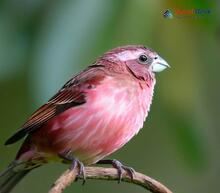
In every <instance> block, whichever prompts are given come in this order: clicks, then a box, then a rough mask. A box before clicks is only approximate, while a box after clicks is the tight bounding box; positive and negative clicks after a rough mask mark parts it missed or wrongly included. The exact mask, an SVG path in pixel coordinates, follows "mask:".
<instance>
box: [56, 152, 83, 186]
mask: <svg viewBox="0 0 220 193" xmlns="http://www.w3.org/2000/svg"><path fill="white" fill-rule="evenodd" d="M58 155H59V157H60V158H62V159H63V161H64V162H66V161H67V162H71V165H70V169H71V170H74V169H75V168H76V167H79V173H78V176H80V175H81V176H82V178H83V185H84V184H85V182H86V174H85V167H84V164H83V163H82V162H81V161H79V160H78V159H77V158H75V157H74V156H73V155H72V153H71V151H65V152H63V153H59V154H58ZM76 180H77V178H76Z"/></svg>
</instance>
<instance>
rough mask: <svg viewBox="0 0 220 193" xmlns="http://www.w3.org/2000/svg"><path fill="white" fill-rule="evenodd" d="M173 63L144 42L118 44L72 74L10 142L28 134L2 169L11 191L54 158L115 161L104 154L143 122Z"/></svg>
mask: <svg viewBox="0 0 220 193" xmlns="http://www.w3.org/2000/svg"><path fill="white" fill-rule="evenodd" d="M168 66H169V65H168V64H167V62H166V61H165V60H163V59H162V58H161V57H160V56H159V55H158V54H157V53H156V52H154V51H152V50H151V49H149V48H146V47H144V46H125V47H119V48H115V49H113V50H111V51H108V52H106V53H105V54H104V55H103V56H101V57H99V58H98V59H97V60H96V62H94V63H93V64H92V65H90V66H89V67H88V68H86V69H85V70H84V71H82V72H81V73H79V74H78V75H76V76H74V77H73V78H71V79H70V80H69V81H68V82H67V83H66V84H65V85H64V86H63V87H62V88H61V89H60V90H59V91H58V93H57V94H56V95H55V96H53V97H52V98H51V99H50V100H49V101H48V102H47V103H46V104H44V105H43V106H42V107H40V108H39V109H38V110H37V111H36V112H34V113H33V115H32V116H31V117H30V118H29V119H28V120H27V122H26V123H25V124H24V125H23V126H22V127H21V128H20V129H19V130H18V131H17V132H16V133H15V134H14V135H13V136H12V137H10V138H9V139H8V140H7V141H6V143H5V144H6V145H8V144H12V143H15V142H17V141H18V140H20V139H22V138H24V137H26V138H25V140H24V143H23V144H22V146H21V148H20V150H19V151H18V153H17V156H16V158H15V160H14V161H13V162H12V163H11V164H10V165H9V166H8V168H7V169H6V170H5V171H4V172H2V173H1V174H0V192H1V193H6V192H10V190H11V189H12V188H13V187H14V186H15V185H16V184H17V183H18V182H19V181H20V179H21V178H22V177H24V176H25V175H26V174H27V173H28V172H29V171H30V170H32V169H33V168H36V167H39V166H41V165H43V164H45V163H48V162H52V161H60V162H67V163H72V164H71V165H72V168H74V167H76V166H78V167H79V168H80V172H79V175H80V174H81V175H83V177H85V175H84V165H90V164H94V163H112V165H113V166H114V167H115V168H117V169H118V172H119V179H120V178H121V170H122V169H125V170H127V172H130V174H131V177H132V171H133V170H132V169H131V168H129V167H126V166H123V165H122V164H121V163H120V162H119V161H117V160H102V158H104V157H106V156H107V155H109V154H111V153H112V152H114V151H116V150H118V149H119V148H121V147H122V146H123V145H124V144H126V143H127V142H128V141H129V140H130V139H131V138H132V137H133V136H134V135H135V134H137V133H138V131H139V130H140V129H141V128H142V127H143V122H144V120H145V119H146V117H147V115H148V111H149V109H150V105H151V101H152V97H153V90H154V85H155V74H154V73H155V72H159V71H162V70H164V69H165V68H166V67H168Z"/></svg>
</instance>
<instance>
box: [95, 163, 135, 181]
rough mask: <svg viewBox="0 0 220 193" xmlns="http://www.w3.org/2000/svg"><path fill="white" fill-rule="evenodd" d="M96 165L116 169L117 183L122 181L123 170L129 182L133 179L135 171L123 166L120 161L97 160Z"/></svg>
mask: <svg viewBox="0 0 220 193" xmlns="http://www.w3.org/2000/svg"><path fill="white" fill-rule="evenodd" d="M96 164H111V165H112V166H113V167H114V168H116V169H117V171H118V178H119V179H118V183H120V182H121V179H122V171H123V170H125V171H126V172H127V173H128V175H129V176H130V178H131V180H133V178H134V172H135V170H134V169H133V168H131V167H128V166H125V165H123V164H122V163H121V162H120V161H118V160H116V159H113V160H111V159H104V160H99V161H98V162H97V163H96Z"/></svg>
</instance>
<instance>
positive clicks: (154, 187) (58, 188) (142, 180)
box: [49, 167, 172, 193]
mask: <svg viewBox="0 0 220 193" xmlns="http://www.w3.org/2000/svg"><path fill="white" fill-rule="evenodd" d="M85 172H86V179H87V180H88V179H96V180H118V174H117V170H116V169H114V168H102V167H86V168H85ZM77 174H78V168H77V167H76V169H74V170H66V171H65V172H64V173H63V174H62V175H61V176H60V177H59V178H58V179H57V180H56V182H55V183H54V184H53V185H52V187H51V189H50V191H49V193H61V192H63V190H64V189H65V188H66V187H67V186H69V185H70V184H71V183H72V182H73V181H75V179H76V176H77ZM122 181H124V182H128V183H133V184H136V185H139V186H142V187H143V188H145V189H147V190H149V191H151V192H152V193H172V191H170V190H169V189H168V188H167V187H166V186H164V185H163V184H161V183H160V182H158V181H156V180H154V179H152V178H150V177H148V176H145V175H144V174H141V173H138V172H135V173H134V179H133V180H131V179H130V177H129V176H128V175H127V173H126V172H123V177H122Z"/></svg>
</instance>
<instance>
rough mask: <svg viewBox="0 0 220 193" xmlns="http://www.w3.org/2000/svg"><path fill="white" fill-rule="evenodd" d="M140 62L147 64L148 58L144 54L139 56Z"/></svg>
mask: <svg viewBox="0 0 220 193" xmlns="http://www.w3.org/2000/svg"><path fill="white" fill-rule="evenodd" d="M138 60H139V62H140V63H144V64H146V62H147V61H148V57H147V56H146V55H144V54H142V55H140V56H139V58H138Z"/></svg>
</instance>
